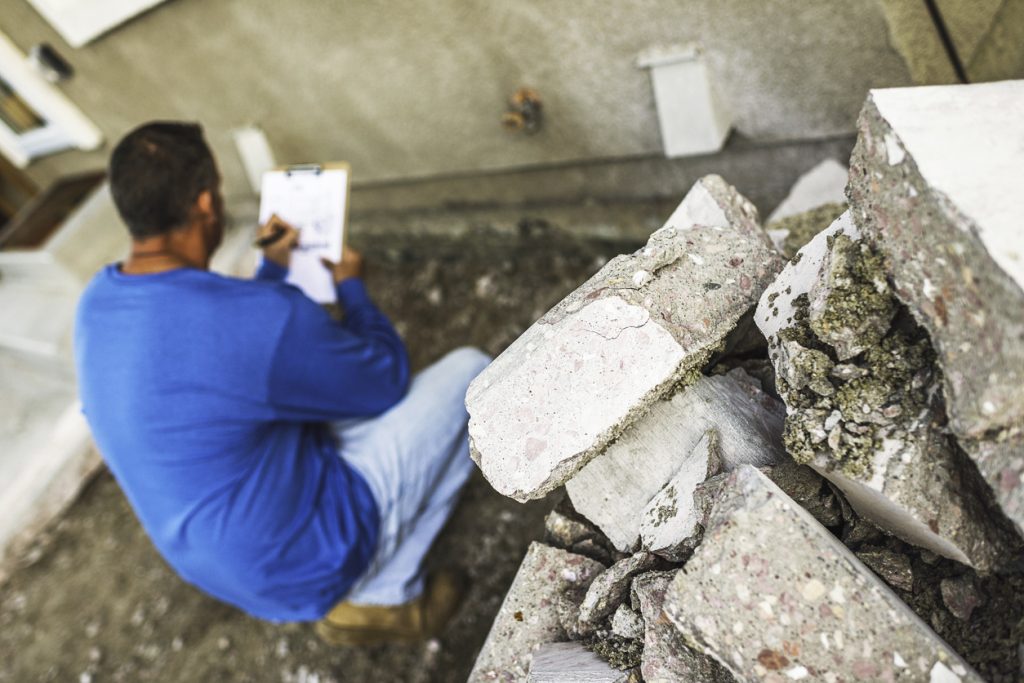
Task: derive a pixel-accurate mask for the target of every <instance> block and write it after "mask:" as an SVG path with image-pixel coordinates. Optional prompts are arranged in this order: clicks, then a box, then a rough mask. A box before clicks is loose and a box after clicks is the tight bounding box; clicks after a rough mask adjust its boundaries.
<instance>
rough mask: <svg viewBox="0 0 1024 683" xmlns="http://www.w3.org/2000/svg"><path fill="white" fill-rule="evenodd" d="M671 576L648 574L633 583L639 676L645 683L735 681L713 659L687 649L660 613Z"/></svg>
mask: <svg viewBox="0 0 1024 683" xmlns="http://www.w3.org/2000/svg"><path fill="white" fill-rule="evenodd" d="M673 574H674V572H648V573H647V574H643V575H641V576H638V577H637V578H636V579H635V580H634V581H633V594H634V595H635V596H636V598H637V602H638V603H639V606H640V610H641V614H642V615H643V619H644V654H643V659H642V661H641V663H640V672H641V673H642V674H643V677H644V681H646V683H678V682H679V681H702V682H703V683H728V682H731V681H734V680H735V678H734V677H733V676H732V675H731V674H730V673H729V672H728V671H726V670H725V669H724V668H722V666H721V665H720V664H719V663H718V662H716V661H715V660H714V659H713V658H711V657H709V656H708V655H705V654H703V653H700V652H696V651H694V650H692V649H690V648H689V647H688V646H687V645H686V643H685V642H684V641H683V638H682V635H681V634H680V633H679V631H678V629H676V627H675V625H674V624H672V622H670V621H669V620H668V617H667V616H666V615H665V613H664V611H663V610H662V606H663V605H664V602H665V591H666V589H667V588H668V586H669V584H670V583H671V581H672V576H673Z"/></svg>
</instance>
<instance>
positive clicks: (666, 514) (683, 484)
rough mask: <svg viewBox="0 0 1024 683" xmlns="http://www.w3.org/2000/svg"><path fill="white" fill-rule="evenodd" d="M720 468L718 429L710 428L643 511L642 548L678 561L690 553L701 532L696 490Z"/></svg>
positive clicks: (641, 519) (641, 522)
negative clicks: (695, 499) (694, 498)
mask: <svg viewBox="0 0 1024 683" xmlns="http://www.w3.org/2000/svg"><path fill="white" fill-rule="evenodd" d="M721 468H722V456H721V452H720V450H719V447H718V432H716V431H715V430H713V429H709V430H708V431H706V432H704V436H702V437H701V438H700V441H698V442H697V445H696V446H694V447H693V450H692V451H690V452H689V453H688V454H687V455H686V457H685V458H684V459H683V460H682V462H681V464H680V466H679V471H678V472H676V474H675V476H673V477H672V479H671V480H670V481H669V482H668V484H666V485H665V488H663V489H662V490H661V491H659V492H658V493H657V495H655V496H654V498H652V499H651V501H650V502H649V503H648V504H647V507H645V508H644V510H643V512H642V513H641V517H640V542H641V545H642V546H643V548H645V549H646V550H649V551H651V552H652V553H656V554H658V555H660V556H661V557H664V558H665V559H668V560H672V561H676V562H678V561H682V560H683V559H685V558H686V557H687V556H688V555H689V554H690V552H691V551H692V550H693V548H694V546H695V545H696V538H697V536H698V535H699V532H700V510H698V509H697V507H696V505H695V503H694V500H693V494H694V492H695V491H696V489H697V486H699V485H700V484H701V483H702V482H704V481H705V480H706V479H707V478H708V477H711V476H714V475H715V474H718V472H719V470H721Z"/></svg>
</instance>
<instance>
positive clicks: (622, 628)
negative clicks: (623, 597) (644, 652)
mask: <svg viewBox="0 0 1024 683" xmlns="http://www.w3.org/2000/svg"><path fill="white" fill-rule="evenodd" d="M612 633H614V634H615V635H617V636H619V637H620V638H642V637H643V635H644V620H643V617H642V616H640V613H639V612H637V611H636V610H634V609H631V608H630V607H629V605H627V604H626V603H623V604H621V605H619V606H618V607H617V608H616V609H615V614H613V615H612Z"/></svg>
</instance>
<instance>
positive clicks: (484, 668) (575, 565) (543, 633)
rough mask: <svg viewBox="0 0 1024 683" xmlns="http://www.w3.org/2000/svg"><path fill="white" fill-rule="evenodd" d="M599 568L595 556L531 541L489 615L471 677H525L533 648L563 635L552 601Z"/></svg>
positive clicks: (584, 584)
mask: <svg viewBox="0 0 1024 683" xmlns="http://www.w3.org/2000/svg"><path fill="white" fill-rule="evenodd" d="M603 569H604V567H603V566H602V565H601V564H600V563H598V562H595V561H594V560H591V559H589V558H586V557H583V556H581V555H574V554H572V553H568V552H566V551H564V550H559V549H558V548H551V547H549V546H546V545H544V544H542V543H532V544H531V545H530V548H529V549H528V550H527V551H526V557H524V558H523V562H522V564H521V565H520V566H519V572H518V573H517V574H516V578H515V580H514V581H513V582H512V587H511V588H510V589H509V591H508V594H507V595H506V596H505V601H504V602H503V603H502V604H501V609H500V610H499V611H498V614H497V616H496V617H495V618H494V623H493V624H492V626H491V631H490V633H488V635H487V640H486V641H485V642H484V646H483V648H482V649H481V650H480V655H479V656H478V657H477V660H476V664H475V665H474V666H473V671H472V672H470V674H469V680H470V681H493V680H520V681H521V680H525V679H526V677H527V675H528V672H529V671H530V662H531V660H532V659H533V654H534V652H535V651H536V650H537V649H538V648H539V647H540V646H541V645H545V644H548V643H555V642H559V641H563V640H565V639H566V634H565V632H564V631H563V630H562V627H561V624H560V623H559V619H558V612H557V610H556V605H557V603H558V601H559V599H560V598H561V597H562V596H563V595H564V594H566V593H571V592H576V591H582V590H584V589H586V587H587V586H589V585H590V582H591V581H593V580H594V577H595V576H596V575H597V574H598V573H599V572H601V571H602V570H603Z"/></svg>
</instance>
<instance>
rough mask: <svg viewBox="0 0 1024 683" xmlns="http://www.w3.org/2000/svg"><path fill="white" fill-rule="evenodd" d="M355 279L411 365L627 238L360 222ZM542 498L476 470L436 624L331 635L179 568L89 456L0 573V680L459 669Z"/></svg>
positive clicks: (525, 228)
mask: <svg viewBox="0 0 1024 683" xmlns="http://www.w3.org/2000/svg"><path fill="white" fill-rule="evenodd" d="M354 243H355V246H356V247H357V248H362V249H363V250H364V252H365V253H366V256H367V261H368V266H369V267H368V273H367V281H368V285H369V287H370V291H371V293H372V294H373V295H374V298H375V299H376V300H377V302H378V303H379V304H380V305H381V307H382V308H383V309H384V310H385V311H386V312H387V313H388V314H389V315H391V316H392V319H393V320H394V321H395V324H396V326H397V327H398V329H399V331H400V332H401V333H402V335H403V336H404V338H405V339H406V342H407V344H408V346H409V350H410V354H411V356H412V360H413V364H414V366H415V367H416V368H422V367H424V366H425V365H427V364H429V363H430V362H431V361H432V360H435V359H436V358H438V357H439V356H441V355H443V354H444V353H445V352H446V351H448V350H450V349H452V348H455V347H457V346H461V345H464V344H473V345H476V346H479V347H481V348H483V349H485V350H486V351H488V352H489V353H491V354H496V353H498V352H500V351H501V350H502V349H503V348H504V347H505V346H507V345H508V344H509V343H511V342H512V341H513V340H514V339H515V338H516V337H517V336H518V335H519V334H520V333H521V332H522V331H523V330H524V329H525V328H526V327H527V326H528V325H529V324H530V323H531V322H532V321H533V320H535V319H536V318H537V317H539V316H540V315H541V314H543V313H544V312H545V311H546V310H547V309H548V308H550V306H551V305H553V304H554V303H556V302H557V301H558V300H560V299H561V298H562V297H563V296H564V295H565V294H567V293H568V292H569V291H571V290H572V289H574V288H575V287H576V286H577V285H578V284H579V283H580V282H582V281H583V280H584V279H585V278H586V277H589V276H590V275H591V274H592V273H593V272H595V271H596V270H597V269H598V268H599V267H600V266H601V265H602V264H603V263H604V262H605V261H606V260H607V259H608V258H610V257H611V256H613V255H615V254H617V253H620V252H622V251H627V250H630V249H632V248H633V247H634V246H636V245H624V244H615V243H609V242H598V241H584V240H580V239H576V238H570V237H568V236H566V235H563V234H560V233H559V232H558V231H557V230H555V229H552V228H550V227H549V226H547V224H545V223H544V222H543V221H531V220H523V221H521V222H520V224H519V226H518V230H517V232H516V233H515V234H509V233H507V232H506V233H503V234H497V233H494V232H489V231H488V230H486V229H482V230H479V231H477V232H475V233H474V234H472V235H471V236H469V237H467V238H463V239H459V240H454V239H442V238H437V237H431V238H425V237H423V238H408V237H406V238H397V237H377V238H374V239H372V240H371V239H368V238H366V237H365V236H364V237H363V238H362V239H360V238H359V236H356V237H355V238H354ZM553 504H554V500H553V499H552V498H548V499H545V500H542V501H537V502H534V503H531V504H528V505H519V504H518V503H515V502H513V501H511V500H509V499H506V498H503V497H501V496H499V495H498V494H496V493H494V492H493V491H492V490H491V488H490V486H489V485H488V484H487V483H486V482H485V481H484V480H483V478H482V477H480V476H479V474H477V475H475V476H474V478H473V479H472V480H471V482H470V484H469V486H468V487H467V489H466V492H465V495H464V497H463V500H462V501H461V503H460V505H459V507H458V508H457V510H456V512H455V515H454V517H453V519H452V520H451V523H450V524H449V525H448V527H447V528H446V529H445V531H444V532H443V534H442V536H441V538H440V539H439V541H438V543H437V544H436V546H435V548H434V549H433V551H432V552H431V555H430V557H429V558H428V563H429V564H431V565H435V566H436V565H447V566H455V567H458V568H461V569H462V570H463V571H464V572H465V573H466V574H468V576H469V577H470V579H471V581H472V584H471V588H470V591H469V593H468V595H467V599H466V601H465V603H464V604H463V606H462V608H461V610H460V612H459V614H458V615H457V618H456V619H455V621H454V622H453V623H452V624H451V625H450V627H449V628H448V629H447V631H446V632H445V633H444V634H443V635H442V636H441V637H440V638H438V639H436V640H432V641H429V642H427V643H423V644H419V645H413V646H397V645H394V646H379V647H375V648H363V649H356V648H332V647H329V646H326V645H324V644H322V643H321V642H320V641H319V640H318V639H317V637H316V636H315V634H314V633H313V630H312V628H311V627H310V626H309V625H308V624H284V625H279V624H269V623H264V622H260V621H257V620H255V619H252V618H250V617H248V616H246V615H244V614H242V613H241V612H239V611H237V610H235V609H233V608H231V607H228V606H226V605H222V604H220V603H218V602H216V601H214V600H212V599H210V598H208V597H206V596H205V595H203V594H202V593H200V592H199V591H198V590H196V589H195V588H193V587H191V586H189V585H188V584H186V583H184V582H183V581H181V580H180V579H178V578H177V576H176V575H175V574H174V573H173V572H172V571H171V570H170V568H169V567H168V566H167V565H166V563H164V561H163V560H162V559H161V558H160V557H159V555H157V553H156V552H155V550H154V549H153V547H152V545H151V544H150V542H149V540H148V539H147V538H146V536H145V534H144V533H143V532H142V529H141V528H140V526H139V524H138V523H137V522H136V520H135V518H134V516H133V515H132V513H131V510H130V509H129V507H128V504H127V502H126V500H125V498H124V497H123V496H122V495H121V493H120V491H119V490H118V488H117V485H116V484H115V482H114V481H113V479H112V478H111V476H110V475H109V473H107V472H105V471H104V472H102V473H101V474H100V475H99V476H98V477H97V478H96V480H95V481H93V482H92V483H91V484H90V485H89V486H88V487H87V489H86V490H85V491H84V492H83V494H82V496H81V497H80V499H79V500H78V501H77V502H76V503H75V504H74V505H73V506H72V507H71V509H70V510H69V511H68V512H67V513H66V514H65V515H64V516H63V517H62V518H61V519H60V520H59V521H58V522H57V523H55V524H54V525H53V526H52V527H51V528H50V529H48V530H47V531H46V532H45V533H43V534H42V535H41V536H40V538H39V539H37V542H36V543H35V544H34V545H33V546H32V547H31V548H29V550H28V551H27V552H26V554H25V555H24V556H23V557H22V558H21V566H20V568H19V569H18V570H17V571H16V572H15V573H14V574H13V576H12V577H11V578H10V580H9V581H8V582H7V583H6V584H5V585H3V586H0V681H12V682H17V683H22V682H27V681H72V682H74V681H78V682H80V683H90V682H92V683H104V682H106V681H126V682H127V681H190V682H193V681H282V682H285V683H297V682H300V681H302V682H305V683H314V682H317V683H327V682H329V681H339V682H340V681H464V680H465V679H466V676H467V674H468V673H469V670H470V668H471V667H472V664H473V660H474V659H475V657H476V653H477V651H478V650H479V649H480V646H481V645H482V644H483V640H484V638H485V637H486V635H487V631H488V629H489V628H490V624H491V620H492V618H493V616H494V614H495V613H496V612H497V610H498V607H499V606H500V604H501V600H502V597H503V596H504V594H505V591H506V590H507V588H508V586H509V584H510V583H511V581H512V577H513V576H514V575H515V571H516V569H517V567H518V565H519V561H520V559H521V558H522V556H523V553H524V552H525V550H526V546H527V545H528V543H529V542H530V540H532V539H534V538H539V537H540V535H541V532H542V526H543V525H542V520H543V516H544V514H545V513H546V512H547V510H549V509H550V508H551V507H552V506H553Z"/></svg>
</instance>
